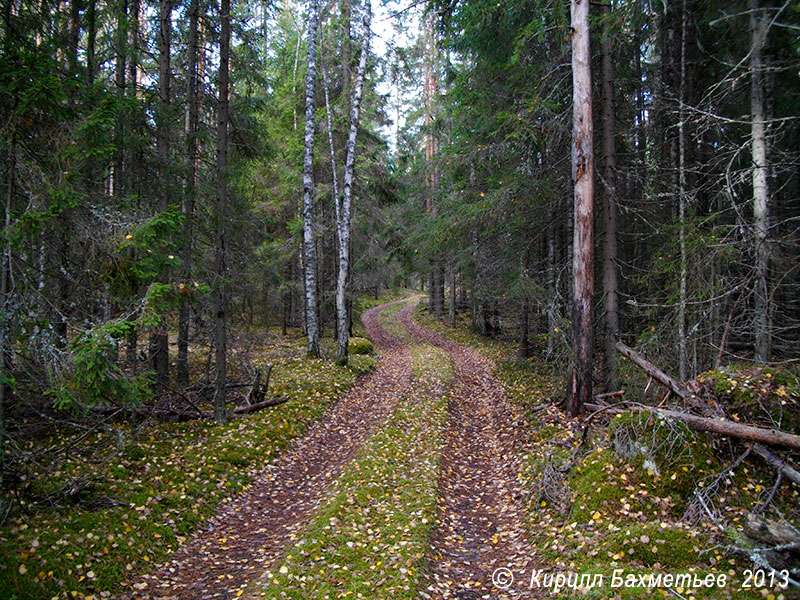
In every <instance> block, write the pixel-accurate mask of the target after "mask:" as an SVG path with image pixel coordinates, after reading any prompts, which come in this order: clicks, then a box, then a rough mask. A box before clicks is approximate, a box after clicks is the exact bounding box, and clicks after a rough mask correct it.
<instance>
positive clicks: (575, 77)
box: [566, 0, 594, 415]
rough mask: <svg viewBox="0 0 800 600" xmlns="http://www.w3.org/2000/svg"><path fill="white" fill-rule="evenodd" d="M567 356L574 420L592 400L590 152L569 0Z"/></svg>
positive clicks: (582, 23) (583, 57)
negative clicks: (571, 201)
mask: <svg viewBox="0 0 800 600" xmlns="http://www.w3.org/2000/svg"><path fill="white" fill-rule="evenodd" d="M570 13H571V20H572V86H573V91H572V102H573V117H572V118H573V123H572V181H573V183H574V187H575V190H574V201H575V206H574V230H573V253H572V256H573V258H572V261H573V262H572V278H573V285H572V297H573V300H572V354H573V365H572V368H571V369H570V375H569V379H568V388H567V401H566V409H567V412H568V413H569V414H570V415H577V414H578V413H580V412H581V411H582V410H583V405H584V404H585V403H587V402H588V401H589V400H590V399H591V397H592V293H593V287H594V270H593V258H594V257H593V254H594V252H593V250H594V248H593V244H594V242H593V236H594V147H593V144H592V135H593V124H592V72H591V58H592V56H591V52H590V49H589V0H572V2H571V5H570Z"/></svg>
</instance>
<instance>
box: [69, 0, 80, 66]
mask: <svg viewBox="0 0 800 600" xmlns="http://www.w3.org/2000/svg"><path fill="white" fill-rule="evenodd" d="M80 17H81V0H70V3H69V31H68V36H67V38H68V42H67V43H68V45H69V50H68V51H67V54H68V56H67V61H68V63H69V74H70V77H77V75H78V43H79V41H80V35H81V26H80Z"/></svg>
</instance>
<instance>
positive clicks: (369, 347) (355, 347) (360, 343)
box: [347, 337, 375, 355]
mask: <svg viewBox="0 0 800 600" xmlns="http://www.w3.org/2000/svg"><path fill="white" fill-rule="evenodd" d="M347 352H348V354H350V355H353V354H375V345H374V344H373V343H372V342H371V341H370V340H368V339H367V338H363V337H351V338H350V341H349V342H348V344H347Z"/></svg>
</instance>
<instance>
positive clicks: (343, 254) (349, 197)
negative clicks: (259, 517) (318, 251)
mask: <svg viewBox="0 0 800 600" xmlns="http://www.w3.org/2000/svg"><path fill="white" fill-rule="evenodd" d="M371 21H372V7H371V5H370V1H369V0H367V3H366V12H365V15H364V37H363V42H362V46H361V56H360V58H359V59H358V71H357V73H356V82H355V87H354V88H353V101H352V102H351V106H350V133H349V135H348V136H347V148H346V151H345V161H344V188H343V190H342V205H341V210H337V213H338V215H337V216H338V218H337V228H336V229H337V231H338V233H339V276H338V279H337V282H336V315H337V319H338V323H337V329H338V335H337V342H338V348H337V350H336V361H337V362H338V363H340V364H346V363H347V344H348V341H349V339H350V319H349V314H348V306H347V283H348V279H349V274H350V217H351V206H352V201H353V176H354V174H355V167H356V136H357V135H358V123H359V111H360V110H361V98H362V94H363V90H364V77H365V74H366V71H367V59H368V58H369V42H370V36H371V30H370V23H371ZM336 202H337V203H338V202H339V200H338V198H337V200H336Z"/></svg>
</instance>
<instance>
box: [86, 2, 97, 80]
mask: <svg viewBox="0 0 800 600" xmlns="http://www.w3.org/2000/svg"><path fill="white" fill-rule="evenodd" d="M86 21H87V22H86V78H87V80H88V81H89V85H90V86H92V85H94V81H95V79H96V78H97V51H96V50H97V0H89V6H88V7H87V8H86Z"/></svg>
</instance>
